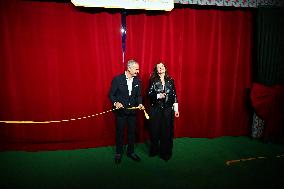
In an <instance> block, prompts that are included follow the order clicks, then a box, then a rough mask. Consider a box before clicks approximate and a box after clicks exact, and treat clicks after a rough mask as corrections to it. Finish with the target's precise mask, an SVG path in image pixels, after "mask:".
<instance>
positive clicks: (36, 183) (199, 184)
mask: <svg viewBox="0 0 284 189" xmlns="http://www.w3.org/2000/svg"><path fill="white" fill-rule="evenodd" d="M136 153H137V154H139V156H140V157H141V158H142V161H141V162H139V163H137V162H134V161H133V160H131V159H129V158H128V157H126V156H123V159H122V162H121V164H119V165H115V164H114V159H113V157H114V147H101V148H92V149H80V150H64V151H41V152H22V151H10V152H0V170H1V175H0V188H1V189H6V188H11V189H16V188H38V189H41V188H60V189H62V188H66V189H67V188H68V189H71V188H78V189H79V188H80V189H81V188H82V189H83V188H84V189H85V188H99V189H104V188H123V189H128V188H132V189H140V188H141V189H142V188H143V189H144V188H163V189H167V188H171V189H173V188H179V189H181V188H193V189H196V188H197V189H200V188H204V189H207V188H208V189H209V188H212V189H220V188H228V189H230V188H269V189H273V188H275V189H281V188H283V189H284V146H283V145H280V144H272V143H263V142H261V141H258V140H253V139H250V138H248V137H220V138H215V139H206V138H178V139H175V141H174V150H173V157H172V159H170V160H169V161H168V162H165V161H163V160H161V159H160V158H158V157H148V146H147V144H146V143H145V144H138V145H137V146H136ZM261 157H263V158H261ZM248 158H255V159H251V160H249V159H248ZM241 159H242V160H241ZM230 160H241V161H236V162H231V164H229V165H227V164H226V162H227V161H230Z"/></svg>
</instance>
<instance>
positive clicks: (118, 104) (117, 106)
mask: <svg viewBox="0 0 284 189" xmlns="http://www.w3.org/2000/svg"><path fill="white" fill-rule="evenodd" d="M114 106H115V108H116V109H120V108H124V107H123V105H122V104H121V103H120V102H116V103H114Z"/></svg>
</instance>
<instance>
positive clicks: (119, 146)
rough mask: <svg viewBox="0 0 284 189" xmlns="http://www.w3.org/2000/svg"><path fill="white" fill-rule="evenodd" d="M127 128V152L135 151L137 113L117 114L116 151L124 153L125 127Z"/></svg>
mask: <svg viewBox="0 0 284 189" xmlns="http://www.w3.org/2000/svg"><path fill="white" fill-rule="evenodd" d="M126 125H127V126H128V128H127V135H128V141H127V143H128V144H127V154H131V153H134V143H135V134H136V133H135V128H136V114H118V115H116V153H117V154H122V153H123V145H124V128H125V126H126Z"/></svg>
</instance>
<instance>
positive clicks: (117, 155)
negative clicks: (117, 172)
mask: <svg viewBox="0 0 284 189" xmlns="http://www.w3.org/2000/svg"><path fill="white" fill-rule="evenodd" d="M114 162H115V164H120V163H121V154H115V156H114Z"/></svg>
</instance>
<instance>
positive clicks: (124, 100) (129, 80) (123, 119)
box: [109, 60, 144, 164]
mask: <svg viewBox="0 0 284 189" xmlns="http://www.w3.org/2000/svg"><path fill="white" fill-rule="evenodd" d="M138 73H139V64H138V63H137V62H136V61H135V60H129V61H128V62H127V69H126V71H125V72H124V73H123V74H121V75H118V76H116V77H115V78H114V79H113V80H112V83H111V89H110V93H109V97H110V100H111V101H112V103H113V105H114V106H115V108H116V109H117V110H115V114H116V154H115V163H116V164H119V163H120V162H121V158H122V153H123V142H124V137H123V134H124V126H125V124H126V123H127V124H128V145H127V156H128V157H130V158H131V159H133V160H134V161H137V162H139V161H141V159H140V158H139V156H138V155H137V154H135V153H134V143H135V127H136V111H135V110H130V109H128V108H130V107H137V106H138V108H139V109H140V110H143V109H144V106H143V105H142V97H141V84H140V81H139V79H138V77H137V75H138Z"/></svg>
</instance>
